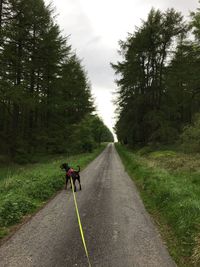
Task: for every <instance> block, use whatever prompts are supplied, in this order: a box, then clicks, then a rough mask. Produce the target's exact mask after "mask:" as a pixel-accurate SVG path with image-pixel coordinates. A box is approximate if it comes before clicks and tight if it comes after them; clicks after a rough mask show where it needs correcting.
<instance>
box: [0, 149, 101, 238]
mask: <svg viewBox="0 0 200 267" xmlns="http://www.w3.org/2000/svg"><path fill="white" fill-rule="evenodd" d="M104 148H105V145H102V146H101V147H99V148H98V149H96V150H95V151H94V152H93V153H85V154H80V155H76V156H71V157H65V156H57V157H56V158H51V159H50V160H49V161H48V162H46V161H43V162H42V163H38V164H34V165H28V166H25V167H18V168H17V167H16V166H15V171H14V170H13V168H12V172H9V171H7V172H5V170H4V169H3V171H2V172H0V173H1V176H2V179H1V180H0V238H1V237H3V236H5V235H6V234H8V233H9V229H10V226H12V225H14V224H16V223H19V222H20V221H21V220H22V218H23V216H25V215H26V214H30V213H32V212H34V211H35V210H37V209H38V208H39V207H41V206H42V205H43V204H44V203H45V202H46V201H47V200H48V199H49V198H50V197H52V196H53V195H54V194H55V193H56V192H57V191H58V190H60V189H62V188H63V185H64V182H65V174H64V172H63V171H61V170H60V165H61V163H63V162H68V163H69V164H70V165H71V166H74V167H75V166H76V165H80V166H81V169H83V168H84V167H85V166H86V165H87V164H88V163H89V162H90V161H92V160H93V159H94V158H95V157H96V156H97V155H98V154H99V153H100V152H101V151H102V150H103V149H104ZM3 174H5V176H4V177H3Z"/></svg>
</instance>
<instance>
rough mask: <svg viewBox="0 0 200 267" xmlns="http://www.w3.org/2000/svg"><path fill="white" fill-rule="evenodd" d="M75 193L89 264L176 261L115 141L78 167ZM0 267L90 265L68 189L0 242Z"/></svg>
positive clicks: (132, 266)
mask: <svg viewBox="0 0 200 267" xmlns="http://www.w3.org/2000/svg"><path fill="white" fill-rule="evenodd" d="M81 179H82V187H83V189H82V191H78V192H77V193H76V196H77V202H78V206H79V210H80V216H81V220H82V224H83V229H84V233H85V238H86V243H87V247H88V251H89V255H90V261H91V264H92V266H102V267H112V266H114V267H150V266H151V267H174V266H176V265H175V263H174V262H173V261H172V259H171V258H170V256H169V254H168V252H167V250H166V247H165V246H164V245H163V242H162V241H161V238H160V236H159V234H158V231H157V229H156V227H155V225H154V224H153V223H152V219H151V218H150V216H149V215H148V213H147V212H146V211H145V209H144V206H143V203H142V201H141V199H140V197H139V194H138V192H137V190H136V187H135V185H134V183H133V182H132V180H131V179H130V178H129V176H128V175H127V173H126V172H125V170H124V167H123V165H122V163H121V160H120V158H119V156H118V154H117V152H116V150H115V148H114V145H113V144H110V145H108V147H107V148H106V149H105V150H104V151H103V153H102V154H101V155H100V156H98V157H97V158H96V159H95V160H94V161H93V162H92V163H91V164H90V165H89V166H88V167H87V168H86V169H85V170H84V171H82V172H81ZM0 266H1V267H8V266H9V267H29V266H35V267H36V266H37V267H55V266H57V267H64V266H65V267H66V266H67V267H71V266H88V264H87V258H86V256H85V252H84V249H83V245H82V240H81V237H80V233H79V227H78V223H77V218H76V214H75V209H74V202H73V195H72V192H71V190H70V189H68V190H67V192H66V191H64V190H63V191H62V192H61V193H60V194H58V195H57V196H56V197H55V198H54V199H53V200H51V201H50V202H49V203H48V204H47V205H46V206H45V208H43V209H42V210H40V211H39V212H38V213H37V214H36V215H35V216H34V217H33V218H32V219H31V220H30V221H29V222H28V223H26V224H25V225H23V226H22V227H21V228H20V229H19V230H18V231H17V232H16V233H15V234H14V235H13V236H12V237H11V238H10V239H9V240H8V241H7V242H6V243H4V244H3V245H2V246H1V247H0Z"/></svg>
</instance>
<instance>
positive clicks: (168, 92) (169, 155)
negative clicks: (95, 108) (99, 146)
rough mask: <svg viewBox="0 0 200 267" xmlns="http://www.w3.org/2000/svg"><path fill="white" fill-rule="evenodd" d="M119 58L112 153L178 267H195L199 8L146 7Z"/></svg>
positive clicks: (199, 213)
mask: <svg viewBox="0 0 200 267" xmlns="http://www.w3.org/2000/svg"><path fill="white" fill-rule="evenodd" d="M119 54H120V59H119V60H118V61H117V63H112V64H111V65H112V67H113V69H114V70H115V73H116V85H117V90H116V105H117V109H116V113H117V122H116V125H115V129H116V134H117V138H118V140H119V142H120V144H122V145H117V149H118V152H119V154H120V156H121V157H122V160H123V162H124V164H125V166H126V169H127V171H128V172H129V174H130V175H131V177H134V180H135V181H136V183H137V186H138V188H139V190H140V192H141V195H142V197H143V199H144V203H145V205H146V207H147V208H148V210H149V211H150V212H151V214H153V216H154V218H155V220H156V221H157V222H158V225H159V227H160V229H161V231H162V233H163V236H164V239H165V240H167V243H168V246H169V249H170V253H171V255H172V256H173V258H174V259H175V260H176V262H177V263H178V265H179V266H180V267H182V266H187V267H189V266H200V154H199V153H200V87H199V84H200V76H199V73H200V8H198V9H197V10H195V11H194V12H191V13H190V17H189V19H188V18H187V20H186V18H184V16H183V15H182V14H181V13H180V12H177V11H176V10H175V9H173V8H172V9H167V10H166V11H161V10H156V9H154V8H152V9H151V10H150V12H149V15H148V17H147V19H146V20H142V22H141V24H140V26H139V27H137V28H135V31H134V32H133V33H129V34H128V36H127V38H126V39H125V40H121V41H120V42H119Z"/></svg>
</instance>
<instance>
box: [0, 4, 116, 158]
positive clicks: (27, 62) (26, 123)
mask: <svg viewBox="0 0 200 267" xmlns="http://www.w3.org/2000/svg"><path fill="white" fill-rule="evenodd" d="M69 34H71V33H69ZM73 49H74V48H73V47H72V46H71V45H70V44H69V40H68V37H65V36H63V35H62V34H61V30H60V28H59V26H58V25H57V23H56V19H55V12H54V9H53V8H52V6H51V5H49V6H46V5H45V4H44V1H43V0H17V1H16V0H1V1H0V151H1V153H0V158H1V161H8V160H12V161H16V162H19V163H23V162H26V161H29V160H30V161H31V155H34V154H36V153H45V154H48V153H66V152H67V153H68V152H73V153H76V152H79V153H81V152H87V151H92V150H93V148H95V147H97V146H98V144H100V143H101V142H104V141H113V136H112V133H111V132H110V130H109V129H108V128H107V127H106V126H105V125H104V123H103V121H102V120H101V118H99V116H98V115H97V113H96V108H95V105H94V99H93V97H92V94H91V85H90V81H89V79H88V77H87V73H86V70H85V69H84V66H83V65H82V62H81V60H80V59H79V58H78V57H77V55H76V53H75V52H74V50H73Z"/></svg>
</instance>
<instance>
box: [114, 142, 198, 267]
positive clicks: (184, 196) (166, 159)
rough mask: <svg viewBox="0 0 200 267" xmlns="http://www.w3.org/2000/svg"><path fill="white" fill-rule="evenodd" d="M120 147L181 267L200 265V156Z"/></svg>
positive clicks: (121, 154) (145, 201)
mask: <svg viewBox="0 0 200 267" xmlns="http://www.w3.org/2000/svg"><path fill="white" fill-rule="evenodd" d="M116 148H117V151H118V152H119V155H120V157H121V158H122V161H123V163H124V165H125V168H126V170H127V172H128V173H129V175H130V176H131V177H132V179H133V180H134V181H135V182H136V185H137V187H138V189H139V191H140V193H141V196H142V198H143V201H144V204H145V206H146V208H147V210H148V211H149V212H150V214H151V215H152V216H153V218H154V219H155V222H156V223H157V225H158V227H159V228H160V231H161V233H162V236H163V238H164V240H165V241H166V242H167V245H168V248H169V252H170V254H171V255H172V257H173V258H174V259H175V261H176V262H177V264H178V266H181V267H183V266H185V267H189V266H200V154H185V153H182V152H177V151H176V150H166V149H164V150H163V149H162V150H153V149H152V148H150V147H145V148H143V149H138V150H134V151H133V150H130V149H127V147H125V146H123V145H119V144H117V145H116Z"/></svg>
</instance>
